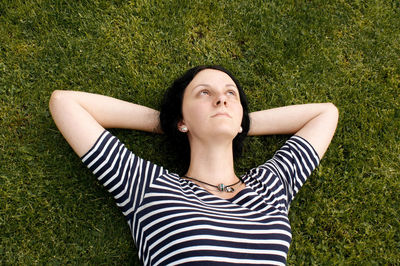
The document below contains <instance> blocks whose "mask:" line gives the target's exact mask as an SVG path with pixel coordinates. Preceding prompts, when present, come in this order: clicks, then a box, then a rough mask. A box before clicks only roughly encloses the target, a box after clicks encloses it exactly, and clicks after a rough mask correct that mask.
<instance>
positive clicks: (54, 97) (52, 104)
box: [49, 90, 67, 113]
mask: <svg viewBox="0 0 400 266" xmlns="http://www.w3.org/2000/svg"><path fill="white" fill-rule="evenodd" d="M66 95H67V91H63V90H55V91H53V92H52V93H51V96H50V100H49V109H50V112H51V113H53V112H55V110H56V109H57V107H59V106H60V105H61V104H62V103H65V102H66Z"/></svg>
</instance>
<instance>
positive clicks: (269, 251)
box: [82, 131, 319, 265]
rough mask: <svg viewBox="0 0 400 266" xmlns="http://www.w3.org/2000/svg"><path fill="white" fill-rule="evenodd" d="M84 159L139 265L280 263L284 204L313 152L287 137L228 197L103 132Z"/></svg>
mask: <svg viewBox="0 0 400 266" xmlns="http://www.w3.org/2000/svg"><path fill="white" fill-rule="evenodd" d="M82 161H83V162H84V164H85V165H87V167H88V168H89V169H90V170H91V171H93V173H94V174H95V176H96V177H97V178H98V180H99V181H100V182H101V183H102V184H103V185H104V187H105V188H106V189H107V190H108V191H109V192H110V193H111V194H112V196H113V197H114V198H115V200H116V204H117V206H118V207H119V208H120V209H121V211H122V213H123V215H124V216H125V217H126V219H127V222H128V225H129V227H130V229H131V233H132V236H133V239H134V241H135V244H136V247H137V250H138V256H139V259H140V260H141V262H142V263H143V264H144V265H182V264H187V265H240V264H241V265H271V264H272V265H285V264H286V258H287V253H288V251H289V245H290V242H291V238H292V235H291V229H290V223H289V219H288V211H289V205H290V203H291V201H292V200H293V197H294V196H295V195H296V193H297V192H298V191H299V189H300V187H301V186H302V185H303V184H304V182H305V181H306V179H307V177H308V176H309V175H310V174H311V172H312V170H314V169H315V167H316V166H317V165H318V163H319V157H318V155H317V153H316V152H315V150H314V149H313V147H312V146H311V145H310V144H309V143H308V142H307V141H306V140H305V139H303V138H301V137H299V136H292V137H291V138H290V139H289V140H288V141H287V142H286V143H285V144H284V146H283V147H282V148H281V149H279V150H278V151H277V152H276V153H275V155H274V156H273V158H272V159H270V160H268V161H267V162H265V163H264V164H262V165H260V166H258V167H256V168H253V169H251V170H250V171H248V172H247V173H246V174H245V175H243V176H242V179H243V181H244V183H245V185H246V187H245V188H244V189H242V190H241V191H240V192H239V193H237V194H236V195H235V196H234V197H233V198H231V199H221V198H219V197H217V196H215V195H213V194H211V193H209V192H207V191H206V190H205V189H203V188H202V187H200V186H198V185H196V184H195V183H193V182H191V181H190V180H187V179H182V178H180V177H179V175H177V174H175V173H170V172H169V171H168V170H166V169H164V168H163V167H161V166H157V165H155V164H153V163H151V162H149V161H146V160H143V159H141V158H139V157H138V156H136V155H135V154H133V153H132V152H130V151H129V150H128V149H127V148H126V147H125V146H124V144H123V143H121V142H120V141H119V140H118V139H117V138H116V137H115V136H113V135H112V134H110V133H109V132H108V131H104V132H103V133H102V135H101V136H100V137H99V139H98V140H97V142H96V143H95V144H94V145H93V147H92V148H91V149H90V150H89V151H88V152H87V153H86V154H85V155H84V156H83V157H82Z"/></svg>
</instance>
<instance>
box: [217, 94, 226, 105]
mask: <svg viewBox="0 0 400 266" xmlns="http://www.w3.org/2000/svg"><path fill="white" fill-rule="evenodd" d="M215 105H216V106H219V105H224V106H226V105H227V101H226V97H225V96H224V95H220V96H218V98H217V100H216V102H215Z"/></svg>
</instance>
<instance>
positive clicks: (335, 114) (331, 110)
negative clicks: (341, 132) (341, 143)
mask: <svg viewBox="0 0 400 266" xmlns="http://www.w3.org/2000/svg"><path fill="white" fill-rule="evenodd" d="M326 112H327V113H328V114H329V117H330V119H331V120H332V123H335V124H337V123H338V121H339V109H338V108H337V107H336V105H334V104H333V103H326Z"/></svg>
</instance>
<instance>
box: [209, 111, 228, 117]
mask: <svg viewBox="0 0 400 266" xmlns="http://www.w3.org/2000/svg"><path fill="white" fill-rule="evenodd" d="M211 117H229V118H232V117H231V116H230V115H229V114H228V113H225V112H219V113H216V114H215V115H213V116H211Z"/></svg>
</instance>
